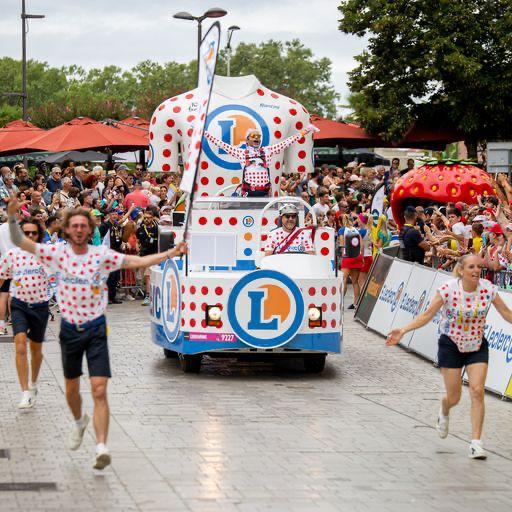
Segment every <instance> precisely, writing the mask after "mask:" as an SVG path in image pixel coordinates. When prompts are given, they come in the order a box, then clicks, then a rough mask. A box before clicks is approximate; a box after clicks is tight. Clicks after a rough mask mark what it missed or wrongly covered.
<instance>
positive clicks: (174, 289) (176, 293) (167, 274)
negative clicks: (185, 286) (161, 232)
mask: <svg viewBox="0 0 512 512" xmlns="http://www.w3.org/2000/svg"><path fill="white" fill-rule="evenodd" d="M180 320H181V290H180V278H179V274H178V267H177V266H176V263H175V262H174V260H167V261H166V262H165V266H164V270H163V273H162V325H163V328H164V333H165V336H166V337H167V341H169V343H174V342H175V341H176V338H177V337H178V334H179V331H180Z"/></svg>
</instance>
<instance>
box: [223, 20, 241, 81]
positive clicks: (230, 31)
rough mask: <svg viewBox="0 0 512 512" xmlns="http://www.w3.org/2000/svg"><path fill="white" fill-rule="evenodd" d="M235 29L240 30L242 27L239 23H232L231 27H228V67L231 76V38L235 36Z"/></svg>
mask: <svg viewBox="0 0 512 512" xmlns="http://www.w3.org/2000/svg"><path fill="white" fill-rule="evenodd" d="M235 30H240V27H239V26H238V25H231V27H229V28H228V44H227V45H226V61H227V67H228V73H227V75H228V76H231V38H232V37H233V32H234V31H235Z"/></svg>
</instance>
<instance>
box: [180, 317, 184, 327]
mask: <svg viewBox="0 0 512 512" xmlns="http://www.w3.org/2000/svg"><path fill="white" fill-rule="evenodd" d="M181 327H185V319H184V318H182V319H181Z"/></svg>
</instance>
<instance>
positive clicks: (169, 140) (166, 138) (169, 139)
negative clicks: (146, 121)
mask: <svg viewBox="0 0 512 512" xmlns="http://www.w3.org/2000/svg"><path fill="white" fill-rule="evenodd" d="M164 140H165V142H171V140H172V135H171V134H170V133H166V134H165V135H164Z"/></svg>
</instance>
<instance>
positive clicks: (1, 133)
mask: <svg viewBox="0 0 512 512" xmlns="http://www.w3.org/2000/svg"><path fill="white" fill-rule="evenodd" d="M43 132H44V130H43V129H42V128H39V127H38V126H35V125H33V124H32V123H29V122H28V121H22V120H21V119H18V120H16V121H11V122H10V123H7V124H6V125H5V126H4V127H3V128H0V153H2V152H4V151H8V150H9V149H11V147H12V146H16V145H18V144H22V143H23V142H24V141H26V140H28V139H31V138H32V137H34V136H35V135H37V134H41V133H43Z"/></svg>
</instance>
